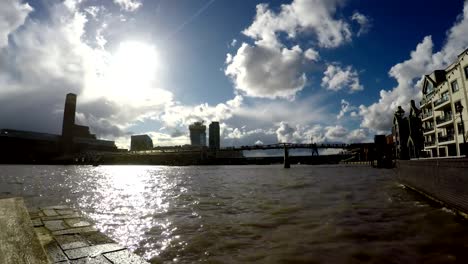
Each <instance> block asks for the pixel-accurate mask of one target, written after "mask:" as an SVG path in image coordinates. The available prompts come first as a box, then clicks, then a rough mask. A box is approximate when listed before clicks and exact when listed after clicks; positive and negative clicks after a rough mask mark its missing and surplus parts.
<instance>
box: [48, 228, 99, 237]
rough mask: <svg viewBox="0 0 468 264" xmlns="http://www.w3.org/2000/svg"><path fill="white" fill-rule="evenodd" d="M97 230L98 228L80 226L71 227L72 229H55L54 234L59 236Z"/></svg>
mask: <svg viewBox="0 0 468 264" xmlns="http://www.w3.org/2000/svg"><path fill="white" fill-rule="evenodd" d="M95 231H97V229H96V228H94V227H90V226H87V227H78V228H70V229H64V230H58V231H53V232H52V235H54V236H58V235H69V234H80V233H86V232H95Z"/></svg>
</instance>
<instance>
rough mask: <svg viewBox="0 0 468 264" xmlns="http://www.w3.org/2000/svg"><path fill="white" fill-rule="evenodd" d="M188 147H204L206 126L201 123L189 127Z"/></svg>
mask: <svg viewBox="0 0 468 264" xmlns="http://www.w3.org/2000/svg"><path fill="white" fill-rule="evenodd" d="M189 131H190V145H192V146H203V147H205V146H206V126H205V125H204V124H203V122H195V123H193V124H191V125H190V126H189Z"/></svg>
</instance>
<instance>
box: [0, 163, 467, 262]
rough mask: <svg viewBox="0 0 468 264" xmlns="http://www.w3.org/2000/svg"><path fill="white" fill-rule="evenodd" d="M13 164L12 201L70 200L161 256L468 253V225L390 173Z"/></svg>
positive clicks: (3, 183) (8, 171)
mask: <svg viewBox="0 0 468 264" xmlns="http://www.w3.org/2000/svg"><path fill="white" fill-rule="evenodd" d="M1 169H2V170H1V171H0V197H2V196H23V197H25V199H26V202H27V203H28V205H29V206H33V207H36V206H47V205H55V204H59V203H67V204H68V205H70V206H73V207H76V208H77V209H79V210H81V211H82V212H83V213H84V214H85V215H87V216H88V217H89V218H91V219H92V220H93V221H94V222H95V224H96V226H97V227H98V228H99V229H100V230H101V231H103V232H104V233H106V234H107V235H109V236H110V237H111V238H113V239H114V240H116V241H117V242H119V243H120V244H122V245H125V246H127V247H129V248H130V249H132V250H134V251H135V252H136V253H138V254H140V255H142V256H144V257H145V258H146V259H148V260H150V262H152V263H172V262H178V263H194V262H209V263H213V262H214V263H226V262H227V263H289V262H294V263H355V262H360V261H363V260H366V261H367V260H368V262H373V263H382V262H388V260H389V259H391V260H395V261H396V262H399V263H426V262H430V260H435V261H436V262H437V263H443V262H444V258H446V256H448V255H450V256H456V257H457V258H456V259H457V261H458V260H463V259H464V258H463V257H464V256H465V255H466V254H465V253H464V252H466V250H467V249H468V244H467V246H466V247H465V246H463V245H460V244H459V243H457V241H466V240H468V226H467V225H463V224H460V223H458V222H457V219H456V216H455V215H453V214H451V213H450V212H446V211H445V210H444V209H443V208H442V209H441V208H435V207H433V206H431V205H428V203H427V202H426V201H425V200H421V199H418V197H417V196H415V195H413V194H412V193H410V192H408V191H406V190H405V189H404V188H401V187H400V186H399V185H398V184H396V183H395V179H394V178H393V174H392V172H391V171H389V170H375V169H371V168H366V167H344V166H294V167H293V168H291V169H290V170H284V169H282V168H281V167H280V166H210V167H163V166H99V167H92V166H2V167H1ZM453 237H457V238H458V240H453V239H452V238H453ZM428 250H430V254H429V253H428ZM337 252H339V254H337ZM395 252H397V253H398V254H395ZM462 262H463V261H462ZM465 263H468V262H465Z"/></svg>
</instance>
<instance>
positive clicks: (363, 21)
mask: <svg viewBox="0 0 468 264" xmlns="http://www.w3.org/2000/svg"><path fill="white" fill-rule="evenodd" d="M351 20H353V21H356V22H357V23H358V24H359V31H358V33H357V35H358V37H359V36H361V35H363V34H366V33H367V32H369V30H370V28H371V26H372V25H371V22H370V20H369V18H368V17H367V16H365V15H363V14H361V13H359V12H354V14H353V15H352V16H351Z"/></svg>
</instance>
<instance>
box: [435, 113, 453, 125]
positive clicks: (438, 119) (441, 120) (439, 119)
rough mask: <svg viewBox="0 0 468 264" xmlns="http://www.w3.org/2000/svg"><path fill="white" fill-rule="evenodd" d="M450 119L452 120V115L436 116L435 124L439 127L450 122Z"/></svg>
mask: <svg viewBox="0 0 468 264" xmlns="http://www.w3.org/2000/svg"><path fill="white" fill-rule="evenodd" d="M452 118H453V116H452V115H445V116H443V117H440V116H438V117H436V123H437V124H438V125H439V124H442V123H445V122H448V121H452Z"/></svg>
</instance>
